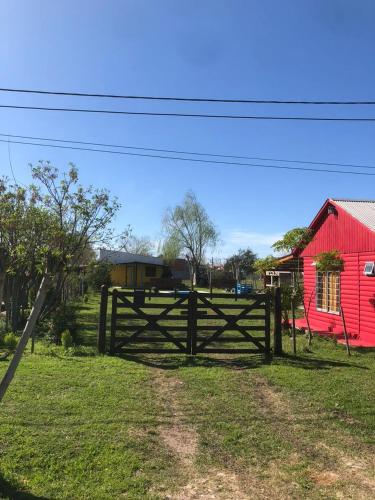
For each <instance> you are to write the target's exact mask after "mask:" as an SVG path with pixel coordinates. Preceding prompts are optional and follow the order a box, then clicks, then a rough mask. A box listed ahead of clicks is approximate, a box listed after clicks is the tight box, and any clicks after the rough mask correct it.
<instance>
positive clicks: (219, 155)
mask: <svg viewBox="0 0 375 500" xmlns="http://www.w3.org/2000/svg"><path fill="white" fill-rule="evenodd" d="M0 137H13V138H17V139H30V140H33V141H52V142H63V143H67V144H83V145H85V146H100V147H105V148H121V149H134V150H137V151H153V152H157V153H173V154H183V155H193V156H209V157H214V158H235V159H238V160H260V161H277V162H282V163H298V164H301V163H304V164H307V165H322V166H323V165H326V166H331V167H347V168H362V169H363V168H367V169H375V166H372V165H359V164H355V163H333V162H326V161H309V160H287V159H284V158H283V159H281V158H264V157H260V156H239V155H228V154H226V155H225V154H218V153H206V152H205V153H202V152H197V151H181V150H176V149H159V148H146V147H139V146H126V145H124V144H106V143H103V142H87V141H76V140H72V139H53V138H51V137H33V136H29V135H14V134H2V133H0Z"/></svg>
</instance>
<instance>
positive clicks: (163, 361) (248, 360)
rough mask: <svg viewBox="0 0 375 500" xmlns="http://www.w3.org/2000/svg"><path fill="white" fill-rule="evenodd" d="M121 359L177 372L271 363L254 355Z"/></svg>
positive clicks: (133, 355) (243, 367)
mask: <svg viewBox="0 0 375 500" xmlns="http://www.w3.org/2000/svg"><path fill="white" fill-rule="evenodd" d="M119 357H120V358H121V359H124V360H126V361H132V362H134V363H140V364H142V365H145V366H150V367H152V368H160V369H162V370H177V369H178V368H186V367H194V366H196V367H206V368H216V367H223V368H228V369H232V370H249V369H251V368H259V367H260V366H261V365H264V364H268V363H270V361H271V360H270V359H269V358H265V357H264V356H263V355H259V356H257V355H253V356H251V357H226V358H222V357H217V356H202V355H197V356H186V355H175V356H165V355H156V356H155V355H152V354H151V355H150V354H148V355H136V354H121V355H120V356H119Z"/></svg>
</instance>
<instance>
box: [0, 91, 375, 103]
mask: <svg viewBox="0 0 375 500" xmlns="http://www.w3.org/2000/svg"><path fill="white" fill-rule="evenodd" d="M0 92H12V93H23V94H42V95H55V96H71V97H95V98H106V99H129V100H130V99H133V100H147V101H182V102H211V103H215V102H216V103H238V104H314V105H345V106H346V105H350V106H352V105H361V106H362V105H374V104H375V101H357V100H355V101H350V100H339V101H316V100H313V101H311V100H283V99H215V98H199V97H170V96H149V95H147V96H145V95H119V94H94V93H86V92H58V91H54V90H53V91H52V90H31V89H13V88H12V89H11V88H0Z"/></svg>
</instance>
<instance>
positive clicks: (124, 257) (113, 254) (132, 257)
mask: <svg viewBox="0 0 375 500" xmlns="http://www.w3.org/2000/svg"><path fill="white" fill-rule="evenodd" d="M99 260H105V261H107V262H110V263H111V264H132V263H138V264H154V265H156V266H162V265H163V264H164V262H163V259H162V258H161V257H153V256H151V255H139V254H136V253H129V252H120V251H117V250H106V249H104V248H101V249H100V254H99Z"/></svg>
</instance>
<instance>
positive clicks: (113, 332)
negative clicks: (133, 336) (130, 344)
mask: <svg viewBox="0 0 375 500" xmlns="http://www.w3.org/2000/svg"><path fill="white" fill-rule="evenodd" d="M116 315H117V289H116V288H115V289H114V290H113V292H112V312H111V338H110V342H109V353H110V354H114V353H115V339H116Z"/></svg>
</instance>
